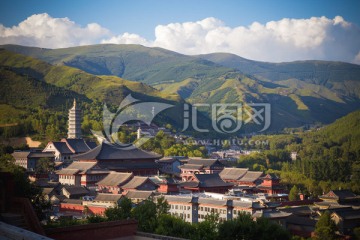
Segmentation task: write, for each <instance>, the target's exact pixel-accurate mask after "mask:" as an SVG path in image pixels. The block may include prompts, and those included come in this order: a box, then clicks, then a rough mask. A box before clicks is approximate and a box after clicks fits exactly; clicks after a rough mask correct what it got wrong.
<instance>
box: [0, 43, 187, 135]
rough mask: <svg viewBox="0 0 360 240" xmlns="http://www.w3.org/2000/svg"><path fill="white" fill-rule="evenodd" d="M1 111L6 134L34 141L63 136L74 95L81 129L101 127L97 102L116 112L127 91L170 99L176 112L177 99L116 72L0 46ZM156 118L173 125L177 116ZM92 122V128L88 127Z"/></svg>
mask: <svg viewBox="0 0 360 240" xmlns="http://www.w3.org/2000/svg"><path fill="white" fill-rule="evenodd" d="M0 80H1V85H2V87H1V89H0V93H1V95H0V114H1V124H5V125H4V126H5V127H4V128H1V129H0V132H1V134H2V135H3V136H4V137H6V138H8V137H12V136H19V135H24V134H37V136H38V137H37V138H39V139H44V137H45V138H46V139H58V138H59V137H60V136H65V131H66V120H67V111H68V109H69V108H70V106H71V104H72V101H73V99H74V98H75V99H77V100H78V101H79V102H80V103H81V104H82V106H83V110H84V115H85V116H86V117H85V118H84V122H83V127H84V128H85V130H89V129H90V128H91V127H94V126H95V127H94V128H93V129H95V130H96V129H98V130H99V129H101V119H100V118H101V116H102V113H101V111H102V107H101V106H102V102H105V103H107V104H108V105H109V107H110V109H112V110H115V109H116V108H117V106H118V104H119V103H120V102H121V101H122V99H123V98H124V97H126V96H127V95H128V94H131V95H132V96H133V97H134V98H136V99H139V100H143V101H156V102H164V103H169V104H173V105H177V106H175V108H174V109H171V110H170V112H171V111H178V110H177V109H176V108H178V107H181V103H182V100H181V98H180V97H179V96H177V95H175V94H173V95H168V94H164V93H161V92H160V91H158V90H156V89H154V88H152V87H150V86H147V85H145V84H143V83H138V82H131V81H127V80H125V79H122V78H119V77H115V76H94V75H91V74H88V73H85V72H83V71H81V70H79V69H75V68H71V67H67V66H53V65H51V64H49V63H46V62H43V61H40V60H37V59H34V58H31V57H26V56H24V55H20V54H15V53H12V52H9V51H6V50H0ZM158 121H159V122H164V123H170V124H173V125H174V126H177V125H178V124H179V123H181V119H180V116H178V115H177V114H162V115H160V116H159V118H158ZM93 125H94V126H93Z"/></svg>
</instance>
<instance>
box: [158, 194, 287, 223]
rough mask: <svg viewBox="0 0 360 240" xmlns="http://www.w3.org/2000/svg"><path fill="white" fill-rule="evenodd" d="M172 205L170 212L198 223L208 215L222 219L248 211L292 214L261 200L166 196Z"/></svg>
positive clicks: (256, 214)
mask: <svg viewBox="0 0 360 240" xmlns="http://www.w3.org/2000/svg"><path fill="white" fill-rule="evenodd" d="M164 197H165V199H166V200H167V202H168V203H169V205H170V209H169V213H170V214H171V215H174V216H177V217H180V218H182V219H184V220H185V221H187V222H191V223H197V222H202V221H204V220H205V218H206V216H207V215H210V214H212V213H215V214H218V215H219V218H220V220H221V221H224V220H230V219H234V218H236V217H237V216H238V215H239V214H240V213H244V212H245V213H248V214H250V215H252V216H253V217H259V215H260V214H263V215H264V216H265V215H266V217H268V218H270V219H271V218H273V219H283V218H286V217H288V216H290V215H291V213H290V214H289V213H285V212H281V211H274V209H275V208H276V207H277V206H278V204H273V203H271V202H261V201H250V200H248V201H240V200H235V199H231V198H223V199H215V198H208V197H202V196H190V195H186V196H181V195H180V196H179V195H178V196H175V195H165V196H164Z"/></svg>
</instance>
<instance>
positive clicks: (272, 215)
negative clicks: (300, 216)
mask: <svg viewBox="0 0 360 240" xmlns="http://www.w3.org/2000/svg"><path fill="white" fill-rule="evenodd" d="M290 215H292V213H286V212H282V211H278V210H271V211H266V210H259V211H256V212H255V213H254V214H253V215H252V216H253V217H254V218H259V217H264V218H269V219H275V218H286V217H289V216H290Z"/></svg>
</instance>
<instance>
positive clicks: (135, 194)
mask: <svg viewBox="0 0 360 240" xmlns="http://www.w3.org/2000/svg"><path fill="white" fill-rule="evenodd" d="M153 195H154V193H153V192H152V191H137V190H136V191H129V192H128V193H127V194H126V195H125V196H126V197H127V198H130V199H132V198H138V199H148V198H150V197H151V196H153Z"/></svg>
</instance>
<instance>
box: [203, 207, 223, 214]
mask: <svg viewBox="0 0 360 240" xmlns="http://www.w3.org/2000/svg"><path fill="white" fill-rule="evenodd" d="M200 211H205V212H212V213H213V212H214V213H220V214H221V213H222V214H226V209H218V208H211V207H200Z"/></svg>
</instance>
